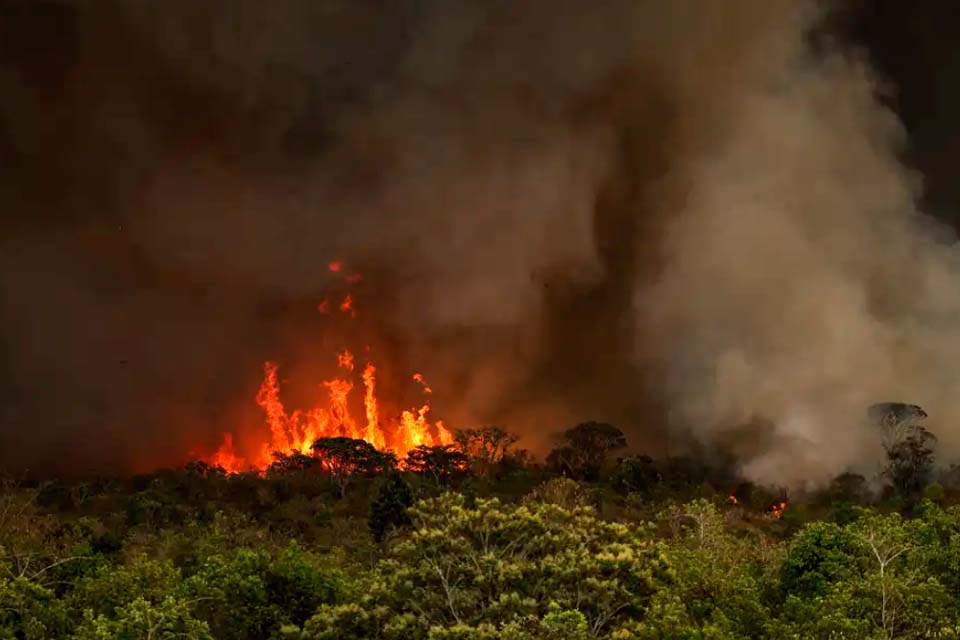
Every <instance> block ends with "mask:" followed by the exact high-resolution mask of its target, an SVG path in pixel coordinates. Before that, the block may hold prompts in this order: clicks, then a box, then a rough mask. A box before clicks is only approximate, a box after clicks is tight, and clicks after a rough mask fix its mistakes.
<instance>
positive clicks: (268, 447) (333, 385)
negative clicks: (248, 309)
mask: <svg viewBox="0 0 960 640" xmlns="http://www.w3.org/2000/svg"><path fill="white" fill-rule="evenodd" d="M337 364H338V365H339V367H340V368H341V369H344V370H346V371H350V372H352V371H354V369H355V366H354V356H353V354H352V353H351V352H350V351H348V350H344V351H342V352H340V353H338V354H337ZM277 371H278V366H277V364H276V363H273V362H267V363H266V364H264V376H263V382H262V383H261V385H260V389H259V391H258V392H257V396H256V401H257V404H258V405H259V406H260V408H261V409H262V410H263V413H264V418H265V422H266V427H267V428H268V430H269V433H268V434H267V433H265V434H264V436H265V438H264V440H263V441H262V443H261V444H260V446H259V449H258V450H256V451H255V452H254V455H252V456H249V457H247V458H244V457H241V456H240V455H238V454H237V453H236V452H235V449H234V443H233V436H232V434H230V433H227V434H225V435H224V438H223V444H222V445H221V446H220V448H219V449H218V450H217V451H216V452H215V453H214V454H213V455H212V456H211V457H210V458H209V460H208V461H209V462H210V463H211V464H216V465H219V466H221V467H223V468H224V469H225V470H226V471H227V472H229V473H238V472H240V471H243V470H246V469H253V470H257V471H263V470H264V469H266V468H267V467H268V466H269V465H270V463H271V462H272V461H273V453H274V452H275V451H279V452H283V453H288V452H293V451H298V452H300V453H303V454H306V455H311V454H312V451H311V448H310V447H311V445H312V444H313V443H314V441H316V439H317V438H322V437H331V436H347V437H349V438H356V439H362V440H366V441H367V442H369V443H370V444H372V445H373V446H374V447H376V448H377V449H386V450H388V451H392V452H394V453H396V454H397V455H398V456H399V457H402V456H404V455H405V454H406V453H407V451H409V450H410V449H413V448H414V447H418V446H420V445H427V446H438V445H447V444H453V436H452V434H451V433H450V432H449V431H448V430H447V429H446V427H444V425H443V422H442V421H439V420H438V421H436V422H435V423H433V424H431V423H430V421H429V420H428V418H427V416H428V414H429V413H430V411H431V407H430V405H429V404H428V403H424V404H422V405H421V406H420V407H418V408H412V409H408V410H405V411H403V412H401V414H400V416H399V417H398V418H397V419H395V420H393V421H389V422H388V424H387V425H386V429H385V428H384V425H383V424H382V423H381V418H380V416H381V411H380V405H379V401H378V400H377V393H376V367H375V366H374V365H373V364H372V363H370V362H368V363H366V365H365V367H364V369H363V372H362V374H361V379H362V381H363V386H364V396H363V404H364V411H365V417H366V425H365V426H361V425H360V424H358V422H357V420H355V419H354V417H353V416H352V415H351V413H350V396H351V393H352V392H353V390H354V388H355V385H354V383H353V382H351V381H350V380H348V379H345V378H333V379H331V380H325V381H323V382H322V384H321V388H323V389H325V390H326V396H327V399H326V403H325V405H321V406H315V407H313V408H311V409H308V410H306V411H300V410H296V411H292V412H288V411H287V409H286V408H285V407H284V405H283V402H282V401H281V400H280V383H279V381H278V377H277Z"/></svg>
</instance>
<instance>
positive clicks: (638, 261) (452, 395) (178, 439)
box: [0, 0, 960, 483]
mask: <svg viewBox="0 0 960 640" xmlns="http://www.w3.org/2000/svg"><path fill="white" fill-rule="evenodd" d="M908 4H909V3H901V2H893V1H891V2H846V3H842V4H839V3H838V4H834V5H830V4H827V3H820V2H812V1H810V2H808V1H801V0H727V1H725V2H706V1H704V0H672V1H670V2H664V1H662V0H657V1H654V0H602V1H599V0H598V1H593V2H583V1H582V0H552V1H550V2H546V1H543V2H540V1H535V2H523V3H517V2H510V1H508V0H484V1H481V0H402V1H397V2H391V3H381V2H373V1H370V0H324V1H320V0H276V1H273V2H269V3H264V2H257V1H255V0H230V1H229V2H228V1H226V0H223V1H221V0H209V1H207V2H197V1H196V0H166V1H165V2H156V3H143V2H134V1H131V0H72V1H71V0H60V1H54V0H0V163H2V166H3V169H4V170H3V173H2V176H0V207H2V211H3V214H4V215H3V218H2V229H3V234H2V237H0V292H2V298H0V315H2V321H3V326H4V329H5V330H4V332H3V334H2V336H3V337H2V341H0V349H2V350H0V383H2V384H0V464H3V465H6V466H8V467H11V468H22V467H29V468H32V469H45V470H55V471H78V470H104V469H119V470H128V469H142V468H149V467H151V466H155V465H160V464H174V463H177V462H182V461H183V459H184V458H185V457H186V456H187V455H189V453H191V452H194V453H197V452H199V453H203V452H209V451H211V450H212V449H213V448H215V447H216V446H217V444H218V443H219V441H220V438H221V436H222V433H223V432H225V431H228V430H238V429H239V430H242V429H244V428H252V426H251V425H253V426H255V425H256V424H258V423H259V421H261V420H262V418H261V416H260V415H259V413H258V409H257V407H256V406H255V405H254V403H253V397H254V394H255V392H256V388H257V385H258V383H259V376H260V374H261V372H262V369H261V365H262V362H263V361H264V360H267V359H272V360H277V361H278V362H280V363H281V367H282V371H284V372H286V373H289V375H290V377H291V379H293V380H294V382H292V383H291V385H292V386H291V388H292V393H296V380H298V379H299V380H309V381H310V383H311V384H314V383H315V381H316V380H317V379H319V378H317V377H316V375H319V374H320V373H321V370H322V369H323V367H324V366H326V362H327V360H328V359H329V357H330V354H332V353H334V352H335V350H336V349H337V348H339V346H341V345H342V343H343V342H344V341H355V342H356V344H358V345H370V346H371V350H372V352H374V353H376V354H377V356H376V357H377V358H378V364H380V366H381V372H382V375H383V376H384V377H383V382H384V385H385V388H386V389H388V390H390V389H391V380H393V381H394V384H393V385H392V390H393V394H394V395H395V396H396V397H395V398H394V400H393V401H394V402H395V403H396V404H398V405H402V404H403V403H404V402H406V400H407V399H406V398H405V397H403V396H404V394H406V393H408V391H407V390H405V389H404V386H403V385H402V384H400V383H399V382H398V381H399V380H401V379H406V377H407V376H408V375H409V372H410V371H414V370H419V371H423V372H424V373H425V374H426V375H427V377H428V379H429V380H430V383H431V386H432V387H433V388H434V390H435V392H436V393H435V400H434V408H435V410H436V411H437V412H438V413H439V414H440V416H442V417H444V418H445V419H446V421H447V424H449V425H451V426H469V425H476V424H488V423H500V424H503V425H504V426H506V427H507V428H511V429H514V430H516V431H518V432H522V433H523V434H524V436H525V442H526V443H527V444H528V445H529V446H531V447H533V448H535V449H541V450H542V449H543V448H544V447H546V446H547V445H548V443H549V435H550V433H552V432H554V431H556V430H559V429H561V428H564V427H567V426H570V425H571V424H573V423H575V422H577V421H580V420H586V419H599V420H607V421H610V422H613V423H615V424H618V425H620V426H621V427H623V428H624V430H625V431H627V432H628V434H629V435H630V440H631V442H633V443H634V445H635V448H637V449H644V450H647V451H649V452H650V453H653V454H662V453H663V452H665V451H667V450H668V449H669V448H670V447H671V446H673V447H682V446H684V444H685V443H689V442H691V441H697V442H700V443H701V444H704V445H707V446H708V448H710V447H716V446H723V447H727V448H729V449H731V451H732V452H733V453H735V454H736V455H738V456H739V459H740V460H741V461H742V464H743V470H744V472H745V473H746V474H747V475H748V476H750V477H752V478H755V479H759V480H763V481H772V482H782V483H789V482H796V481H804V480H809V481H814V482H816V481H820V480H822V479H824V478H828V477H830V476H831V475H833V474H835V473H838V472H840V471H843V470H845V469H847V468H848V467H858V466H860V465H864V464H870V463H872V462H873V461H874V459H875V456H876V451H877V446H878V445H877V441H876V437H875V434H873V433H871V432H870V431H869V430H868V428H867V427H865V426H864V425H863V418H864V415H865V407H866V406H867V405H869V404H870V403H872V402H876V401H883V400H903V401H907V402H915V403H918V404H920V405H922V406H923V407H924V408H925V409H926V410H927V411H928V412H929V414H930V416H931V418H930V427H931V429H932V430H933V431H934V432H935V433H936V434H937V435H938V436H939V437H940V441H941V446H942V451H943V455H945V456H950V455H952V454H953V453H954V452H956V451H957V450H958V449H960V433H958V432H956V431H955V430H954V429H953V428H952V425H955V424H960V369H958V368H957V365H956V363H957V362H960V322H958V319H960V316H958V313H960V247H957V246H955V244H954V242H955V241H954V236H953V232H952V230H951V228H950V227H951V225H953V224H956V222H957V221H958V220H960V216H958V214H957V211H958V209H957V205H958V202H957V200H958V198H960V193H958V192H957V187H956V185H957V184H960V181H958V180H957V178H958V177H960V175H958V174H960V151H957V149H960V147H958V143H957V141H958V140H960V129H958V125H957V124H955V123H954V122H953V119H954V117H953V116H954V114H955V113H956V108H954V107H956V106H957V102H958V95H957V93H956V90H955V88H954V87H955V86H957V83H955V82H954V79H955V77H956V74H957V70H958V68H960V59H958V56H960V54H957V53H956V52H955V47H954V45H953V43H952V40H953V32H949V33H948V32H946V31H945V29H946V28H947V26H946V25H947V24H948V21H947V18H948V16H949V6H948V5H949V3H934V2H928V3H916V4H918V5H922V6H917V7H913V6H907V5H908ZM941 4H942V5H943V7H942V8H941V7H940V5H941ZM331 260H341V261H343V262H344V264H345V265H346V266H347V267H349V268H350V269H356V270H359V271H360V272H362V273H363V275H364V280H363V281H362V283H360V284H359V285H358V288H357V290H356V291H355V293H356V296H357V301H358V318H357V321H356V322H355V323H350V325H349V326H345V325H344V323H343V322H342V321H338V322H333V323H331V322H330V321H329V320H327V319H324V318H321V317H320V316H319V315H318V313H317V310H316V305H317V302H318V300H320V299H323V298H324V297H326V296H328V295H332V294H334V293H338V292H339V293H342V291H340V289H338V287H341V286H342V282H341V281H340V280H338V278H337V277H336V274H333V273H331V272H330V271H329V270H328V263H329V262H330V261H331ZM345 332H347V333H345ZM344 336H349V337H344Z"/></svg>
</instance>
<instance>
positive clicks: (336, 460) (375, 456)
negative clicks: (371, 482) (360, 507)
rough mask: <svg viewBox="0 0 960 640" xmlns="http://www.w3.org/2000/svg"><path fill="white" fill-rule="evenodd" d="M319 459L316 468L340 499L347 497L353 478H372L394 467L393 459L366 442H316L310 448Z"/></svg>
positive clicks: (338, 439) (348, 440)
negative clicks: (326, 474)
mask: <svg viewBox="0 0 960 640" xmlns="http://www.w3.org/2000/svg"><path fill="white" fill-rule="evenodd" d="M311 449H313V451H314V452H316V454H317V458H319V461H320V465H321V466H322V468H323V469H324V470H326V471H327V472H329V473H330V477H331V478H333V481H334V482H335V483H336V485H337V487H338V488H339V490H340V497H341V498H343V497H345V496H346V494H347V485H348V484H349V483H350V480H351V479H352V478H353V477H354V476H359V475H365V476H369V475H376V474H378V473H384V472H386V471H390V470H392V469H394V468H395V467H396V466H397V457H396V456H395V455H394V454H392V453H390V452H388V451H377V449H376V448H375V447H374V446H373V445H372V444H370V443H369V442H367V441H366V440H356V439H354V438H347V437H343V436H339V437H335V438H320V439H319V440H317V441H316V442H314V443H313V446H312V447H311Z"/></svg>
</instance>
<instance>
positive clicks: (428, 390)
mask: <svg viewBox="0 0 960 640" xmlns="http://www.w3.org/2000/svg"><path fill="white" fill-rule="evenodd" d="M413 379H414V380H415V381H416V382H417V383H418V384H419V385H420V386H421V387H423V392H424V393H433V389H431V388H430V387H428V386H427V383H426V381H424V379H423V374H422V373H415V374H413Z"/></svg>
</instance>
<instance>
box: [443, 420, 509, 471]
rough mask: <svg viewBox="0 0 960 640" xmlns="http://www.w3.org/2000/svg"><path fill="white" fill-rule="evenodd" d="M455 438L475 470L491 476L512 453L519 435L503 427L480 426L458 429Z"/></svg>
mask: <svg viewBox="0 0 960 640" xmlns="http://www.w3.org/2000/svg"><path fill="white" fill-rule="evenodd" d="M453 439H454V441H455V442H456V443H457V446H458V447H460V450H461V451H463V453H465V454H466V455H467V456H468V457H469V458H470V464H471V467H472V468H473V470H474V472H476V473H477V474H479V475H482V476H488V477H489V476H491V475H493V473H494V472H495V471H496V469H497V467H498V466H499V465H500V463H501V462H503V459H504V457H506V456H508V455H509V454H510V448H511V447H512V446H513V445H514V444H516V442H517V440H518V439H519V436H517V435H515V434H513V433H510V432H509V431H506V430H504V429H503V428H501V427H480V428H479V429H457V430H456V431H455V432H454V434H453Z"/></svg>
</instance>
